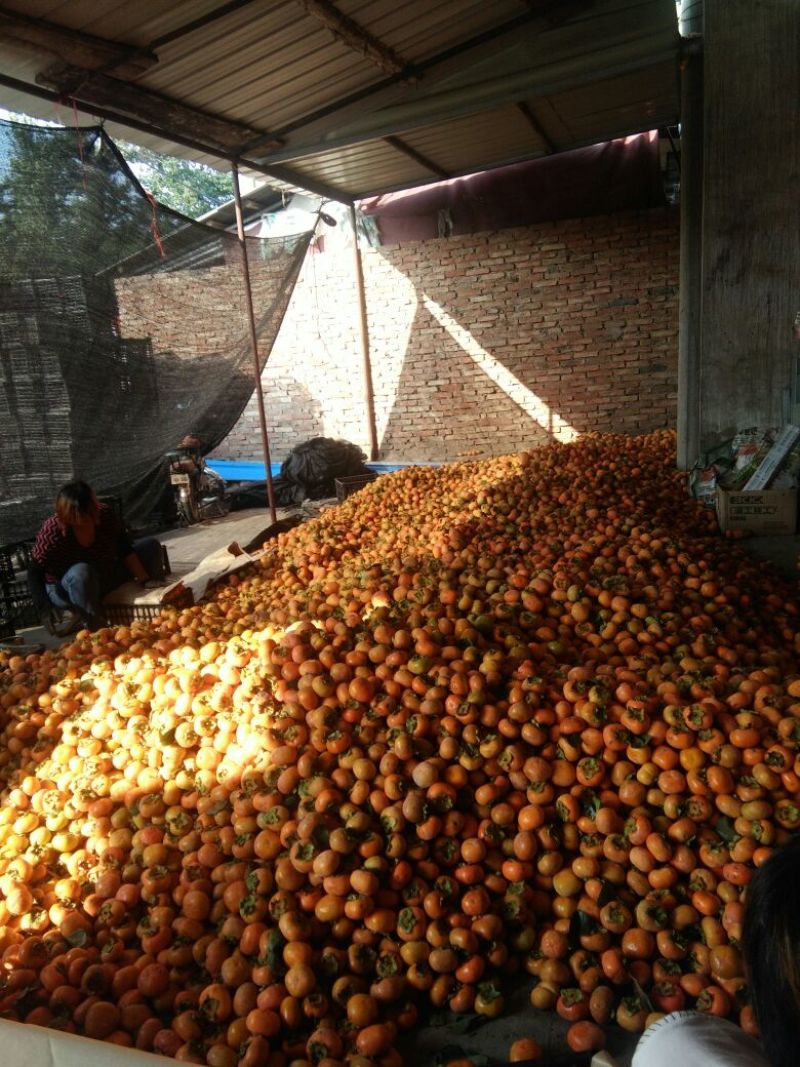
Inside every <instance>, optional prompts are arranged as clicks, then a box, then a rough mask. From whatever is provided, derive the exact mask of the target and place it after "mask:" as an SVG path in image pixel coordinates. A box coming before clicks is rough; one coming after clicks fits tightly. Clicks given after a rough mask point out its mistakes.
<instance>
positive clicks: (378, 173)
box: [293, 141, 433, 191]
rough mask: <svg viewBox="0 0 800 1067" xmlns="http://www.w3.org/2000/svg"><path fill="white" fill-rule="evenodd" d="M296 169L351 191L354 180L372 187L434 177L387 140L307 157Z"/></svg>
mask: <svg viewBox="0 0 800 1067" xmlns="http://www.w3.org/2000/svg"><path fill="white" fill-rule="evenodd" d="M293 169H294V170H295V171H296V172H297V173H298V175H301V176H302V175H304V174H305V175H308V177H310V178H311V177H313V178H316V179H317V180H318V181H326V182H328V183H330V184H331V185H336V186H337V187H339V188H341V189H342V190H346V191H347V190H349V191H352V190H353V189H354V188H355V184H354V183H355V182H357V181H358V182H360V181H361V180H362V179H363V181H365V182H366V183H367V186H368V187H369V188H370V189H388V188H393V189H395V188H401V187H402V186H404V185H416V184H417V183H419V182H430V181H431V179H432V177H433V176H432V174H431V172H430V171H429V170H427V169H426V168H425V167H422V166H421V165H420V164H419V163H416V162H415V161H414V160H413V159H410V158H409V157H408V156H406V155H404V154H403V153H402V152H398V151H397V149H396V148H393V147H392V146H391V145H389V144H387V143H386V142H385V141H373V142H370V143H369V144H361V145H355V146H354V147H353V148H349V149H346V150H344V151H337V152H332V153H330V154H329V155H325V154H321V155H319V156H316V157H314V158H310V159H304V160H303V163H302V165H301V166H298V167H295V168H293Z"/></svg>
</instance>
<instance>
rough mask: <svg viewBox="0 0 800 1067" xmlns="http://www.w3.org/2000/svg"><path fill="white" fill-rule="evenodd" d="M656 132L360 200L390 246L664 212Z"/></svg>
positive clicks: (363, 210) (662, 185)
mask: <svg viewBox="0 0 800 1067" xmlns="http://www.w3.org/2000/svg"><path fill="white" fill-rule="evenodd" d="M665 203H666V199H665V196H664V183H663V180H662V176H661V163H660V158H659V146H658V135H657V134H656V132H655V131H651V132H649V133H642V134H636V135H634V136H631V137H622V138H619V139H617V140H615V141H608V142H606V143H605V144H598V145H592V146H591V147H590V148H578V149H576V150H575V151H573V152H561V153H558V154H557V155H552V156H548V157H546V158H545V159H536V160H533V161H531V162H527V163H515V164H512V165H511V166H508V167H499V168H498V169H496V170H487V171H482V172H481V173H479V174H471V175H469V176H467V177H465V178H452V179H450V180H449V181H444V182H437V183H436V184H435V185H426V186H424V187H423V188H421V189H409V190H408V191H406V192H401V193H387V194H385V195H384V196H375V197H371V198H369V199H367V200H362V201H360V203H359V208H360V210H361V211H362V212H363V213H364V214H365V215H369V216H372V217H373V218H374V219H375V220H376V222H377V224H378V231H379V233H380V239H381V241H382V243H383V244H398V243H400V242H402V241H424V240H428V239H430V238H432V237H447V236H450V234H465V233H478V232H480V231H481V230H503V229H508V228H510V227H512V226H532V225H534V224H535V223H537V222H553V221H555V220H557V219H579V218H586V217H588V216H590V215H606V214H609V215H610V214H612V213H613V212H616V211H632V210H635V209H642V208H651V207H663V206H664V204H665Z"/></svg>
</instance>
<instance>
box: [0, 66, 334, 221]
mask: <svg viewBox="0 0 800 1067" xmlns="http://www.w3.org/2000/svg"><path fill="white" fill-rule="evenodd" d="M0 85H5V86H6V87H7V88H9V89H13V90H14V91H15V92H18V93H26V94H28V95H29V96H36V97H38V98H39V99H40V100H49V101H50V102H51V103H53V104H60V103H62V102H63V96H62V95H61V94H60V93H57V92H53V91H52V90H51V89H45V88H43V87H41V86H38V85H31V84H30V82H24V81H20V79H19V78H12V77H10V76H9V75H7V74H0ZM75 107H76V109H77V110H78V111H81V112H83V113H85V114H88V115H91V116H93V117H94V118H98V119H104V120H106V121H107V122H115V123H118V124H119V125H120V126H127V127H128V128H129V129H131V130H139V132H140V133H146V134H149V135H150V136H151V137H159V138H161V139H162V140H165V141H171V142H172V143H173V144H176V145H183V146H184V147H185V148H191V149H192V151H194V152H198V153H202V154H203V155H208V156H214V158H216V159H224V160H227V162H228V163H238V164H239V166H240V167H243V168H244V169H245V170H252V171H255V172H256V174H263V175H264V176H265V177H267V178H273V179H274V180H275V181H279V182H284V183H285V184H286V185H292V186H294V187H295V188H297V189H304V190H305V191H306V192H308V193H313V194H314V196H319V197H322V199H323V200H337V201H339V202H340V203H342V204H351V203H352V202H353V197H352V196H351V195H350V194H349V193H348V192H346V191H345V190H343V189H338V188H337V187H336V186H334V185H328V184H327V183H326V182H320V181H317V180H316V179H315V178H307V177H306V176H305V175H303V174H299V173H298V172H296V171H295V170H293V169H291V168H290V167H284V166H268V165H265V164H263V163H259V162H257V161H256V160H253V159H246V158H245V157H244V156H241V155H237V154H236V153H234V152H229V151H225V150H224V149H222V148H219V147H218V146H216V145H210V144H208V143H204V142H202V141H198V140H195V139H194V138H192V137H189V136H187V135H186V133H185V132H180V131H176V130H171V129H168V128H165V127H164V126H158V125H153V124H152V123H149V122H145V121H144V120H143V119H141V118H134V117H132V116H130V115H124V114H122V113H121V112H119V111H115V110H114V109H113V108H108V107H101V106H92V105H90V104H85V103H83V102H82V101H81V100H75Z"/></svg>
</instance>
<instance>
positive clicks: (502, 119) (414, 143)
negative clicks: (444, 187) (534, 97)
mask: <svg viewBox="0 0 800 1067" xmlns="http://www.w3.org/2000/svg"><path fill="white" fill-rule="evenodd" d="M402 140H403V141H405V142H406V144H408V145H411V147H412V148H414V149H416V150H417V151H418V152H421V153H422V154H423V155H424V156H427V157H428V158H430V159H432V160H434V161H435V162H436V163H438V164H439V165H440V166H441V167H443V168H444V169H445V170H446V171H447V172H448V173H449V174H463V173H464V171H465V170H468V169H470V168H472V169H474V170H480V169H481V168H482V167H484V166H493V165H497V164H498V163H499V162H508V161H511V160H516V159H522V158H528V157H531V156H540V155H544V154H545V153H546V152H547V146H546V145H545V144H544V142H543V141H542V139H541V138H540V137H537V135H536V133H535V132H534V131H533V129H532V128H531V126H530V125H529V124H528V122H527V121H526V119H525V117H524V116H523V115H522V114H521V112H520V111H519V110H518V109H517V108H515V107H504V108H499V109H497V110H495V111H489V112H485V113H484V114H482V115H472V116H470V117H469V118H466V119H459V120H457V121H453V122H448V123H444V124H440V125H437V126H430V127H428V128H426V129H424V130H414V131H413V132H412V133H407V134H404V135H403V136H402ZM476 145H480V149H479V150H478V151H477V153H476Z"/></svg>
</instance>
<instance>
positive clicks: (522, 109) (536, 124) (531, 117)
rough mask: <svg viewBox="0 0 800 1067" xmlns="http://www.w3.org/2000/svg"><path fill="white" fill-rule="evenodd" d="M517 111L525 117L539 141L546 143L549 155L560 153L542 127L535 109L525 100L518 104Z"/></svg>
mask: <svg viewBox="0 0 800 1067" xmlns="http://www.w3.org/2000/svg"><path fill="white" fill-rule="evenodd" d="M517 110H518V111H519V113H520V114H521V115H523V116H524V118H525V121H526V122H527V123H528V125H529V126H530V128H531V129H532V130H533V132H534V133H535V134H536V136H537V137H538V138H539V140H540V141H542V142H544V145H545V147H546V148H547V151H548V154H550V155H552V153H553V152H556V151H558V149H557V148H556V146H555V144H554V143H553V141H551V140H550V137H549V135H548V133H547V131H546V130H545V128H544V126H542V124H541V122H540V121H539V119H538V117H537V115H536V112H535V111H534V110H533V108H532V107H530V106H529V105H528V104H526V103H525V101H524V100H521V101H520V102H519V103H518V104H517Z"/></svg>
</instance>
